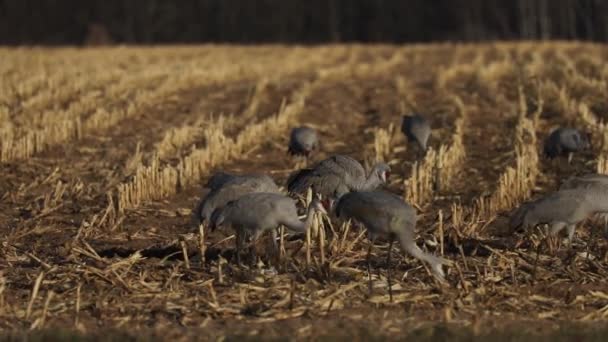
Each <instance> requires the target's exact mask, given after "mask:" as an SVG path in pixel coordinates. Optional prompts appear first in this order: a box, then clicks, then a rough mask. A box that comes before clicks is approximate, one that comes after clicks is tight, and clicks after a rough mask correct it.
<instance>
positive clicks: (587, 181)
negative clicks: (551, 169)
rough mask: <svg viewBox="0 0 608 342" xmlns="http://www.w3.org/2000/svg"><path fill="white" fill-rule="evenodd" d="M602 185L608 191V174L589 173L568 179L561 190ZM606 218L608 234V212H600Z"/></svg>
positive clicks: (605, 224)
mask: <svg viewBox="0 0 608 342" xmlns="http://www.w3.org/2000/svg"><path fill="white" fill-rule="evenodd" d="M595 187H600V188H602V187H603V188H604V189H605V190H606V191H608V175H604V174H599V173H588V174H585V175H581V176H575V177H570V178H568V179H566V180H565V181H564V182H563V183H562V184H561V185H560V187H559V190H566V189H588V188H595ZM599 216H600V217H601V218H603V219H604V235H605V236H608V214H600V215H599Z"/></svg>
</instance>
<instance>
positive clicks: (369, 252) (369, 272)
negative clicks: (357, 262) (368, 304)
mask: <svg viewBox="0 0 608 342" xmlns="http://www.w3.org/2000/svg"><path fill="white" fill-rule="evenodd" d="M373 244H374V241H373V240H370V241H369V246H367V257H366V258H365V260H366V261H367V276H368V279H369V283H368V287H369V294H370V295H371V294H372V260H371V256H372V245H373Z"/></svg>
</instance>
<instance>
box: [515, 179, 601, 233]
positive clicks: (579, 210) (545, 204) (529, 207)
mask: <svg viewBox="0 0 608 342" xmlns="http://www.w3.org/2000/svg"><path fill="white" fill-rule="evenodd" d="M597 213H608V191H607V190H606V188H597V187H596V188H575V189H564V190H559V191H556V192H553V193H550V194H548V195H546V196H544V197H541V198H539V199H537V200H535V201H531V202H528V203H524V204H522V205H521V206H520V207H519V208H518V209H517V210H516V211H515V212H514V213H513V215H512V216H511V219H510V221H509V227H510V228H511V229H516V228H519V227H522V228H524V229H526V228H528V227H535V226H538V225H541V224H548V225H550V226H551V227H550V233H551V234H553V235H555V234H558V233H559V232H560V231H561V230H562V229H564V228H566V231H567V233H568V243H569V244H571V243H572V240H573V238H574V231H575V228H576V225H577V224H578V223H579V222H581V221H583V220H585V219H586V218H587V217H589V216H591V215H593V214H597Z"/></svg>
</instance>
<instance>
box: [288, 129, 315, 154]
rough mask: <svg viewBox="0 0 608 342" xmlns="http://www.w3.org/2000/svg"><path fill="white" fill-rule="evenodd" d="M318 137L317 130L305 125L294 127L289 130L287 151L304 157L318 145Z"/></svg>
mask: <svg viewBox="0 0 608 342" xmlns="http://www.w3.org/2000/svg"><path fill="white" fill-rule="evenodd" d="M318 144H319V137H318V136H317V131H315V130H314V129H312V128H310V127H307V126H300V127H296V128H294V129H292V130H291V135H290V137H289V147H288V149H287V153H289V154H291V155H303V156H305V157H306V158H308V157H309V156H310V153H311V152H312V151H313V150H315V149H316V148H317V147H318Z"/></svg>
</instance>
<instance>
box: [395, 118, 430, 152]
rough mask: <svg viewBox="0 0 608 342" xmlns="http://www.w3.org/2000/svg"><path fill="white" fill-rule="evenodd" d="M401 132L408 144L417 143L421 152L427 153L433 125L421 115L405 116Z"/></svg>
mask: <svg viewBox="0 0 608 342" xmlns="http://www.w3.org/2000/svg"><path fill="white" fill-rule="evenodd" d="M401 132H403V134H405V136H406V137H407V141H408V142H416V143H417V144H418V146H419V147H420V150H421V151H424V152H425V151H426V149H427V143H428V140H429V137H430V136H431V124H430V123H429V121H428V120H427V119H426V118H425V117H423V116H422V115H420V114H412V115H404V116H403V120H402V122H401Z"/></svg>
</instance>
